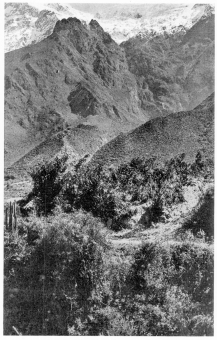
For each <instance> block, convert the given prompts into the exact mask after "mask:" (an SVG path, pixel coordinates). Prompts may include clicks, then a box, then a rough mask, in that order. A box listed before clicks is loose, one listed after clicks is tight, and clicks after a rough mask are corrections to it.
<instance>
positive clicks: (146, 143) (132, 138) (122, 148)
mask: <svg viewBox="0 0 217 340" xmlns="http://www.w3.org/2000/svg"><path fill="white" fill-rule="evenodd" d="M198 150H200V151H201V153H202V154H203V155H204V157H205V158H207V159H211V160H213V158H214V94H212V95H211V96H209V97H208V98H207V99H206V100H205V101H203V103H202V104H200V105H199V106H197V107H196V108H195V109H194V110H192V111H187V112H178V113H173V114H171V115H169V116H167V117H161V118H156V119H153V120H150V121H149V122H147V123H145V124H143V125H141V126H139V127H138V128H136V129H135V130H133V131H132V132H129V133H127V134H122V135H120V136H118V137H117V138H115V139H113V140H112V141H110V142H109V143H107V144H106V145H104V146H103V147H102V148H101V149H100V150H99V151H98V152H96V154H95V155H94V156H93V158H92V161H91V162H93V163H99V164H105V165H110V164H115V165H116V164H120V163H122V162H126V161H129V160H131V159H132V158H135V157H140V158H143V159H148V158H150V157H157V159H158V160H159V161H165V160H168V159H169V158H172V157H174V156H176V155H178V154H181V153H185V154H186V160H187V161H191V160H194V159H195V154H196V153H197V151H198Z"/></svg>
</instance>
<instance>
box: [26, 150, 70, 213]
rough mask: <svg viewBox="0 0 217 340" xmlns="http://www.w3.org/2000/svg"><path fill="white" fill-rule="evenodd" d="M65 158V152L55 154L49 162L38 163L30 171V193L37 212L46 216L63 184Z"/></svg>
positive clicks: (54, 203) (50, 210)
mask: <svg viewBox="0 0 217 340" xmlns="http://www.w3.org/2000/svg"><path fill="white" fill-rule="evenodd" d="M67 160H68V155H67V154H64V155H63V156H61V157H58V156H57V157H55V159H53V160H51V161H50V162H44V163H42V164H40V165H38V166H37V167H36V168H35V169H33V170H32V172H31V173H30V176H31V177H32V180H33V190H32V194H33V197H34V199H35V203H36V208H37V212H38V214H42V215H45V216H46V215H48V214H50V213H51V212H52V210H53V209H54V207H55V205H56V197H57V195H58V194H59V192H60V190H61V188H62V185H63V179H62V174H63V173H64V171H65V170H66V161H67Z"/></svg>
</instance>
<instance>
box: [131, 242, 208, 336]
mask: <svg viewBox="0 0 217 340" xmlns="http://www.w3.org/2000/svg"><path fill="white" fill-rule="evenodd" d="M213 255H214V254H213V251H212V250H211V249H210V248H208V247H206V246H205V245H202V244H199V245H195V244H194V243H192V242H190V241H185V242H182V243H177V244H176V243H174V244H171V245H170V246H168V245H167V247H166V246H165V245H160V244H156V243H146V244H144V245H143V247H142V248H141V249H140V250H139V251H138V252H137V253H136V254H135V262H134V263H133V265H132V268H131V271H130V273H129V277H128V284H129V285H130V287H131V289H130V290H129V291H130V292H131V293H130V294H131V298H129V299H128V301H129V302H127V305H126V307H125V308H126V309H129V308H130V310H131V313H132V315H133V319H134V322H135V323H136V324H137V332H138V333H137V334H135V335H155V336H156V335H213V288H214V287H213V284H214V275H213V267H214V263H213V260H214V256H213ZM133 294H134V299H133Z"/></svg>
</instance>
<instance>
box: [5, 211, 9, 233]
mask: <svg viewBox="0 0 217 340" xmlns="http://www.w3.org/2000/svg"><path fill="white" fill-rule="evenodd" d="M5 228H6V230H7V229H8V208H6V209H5Z"/></svg>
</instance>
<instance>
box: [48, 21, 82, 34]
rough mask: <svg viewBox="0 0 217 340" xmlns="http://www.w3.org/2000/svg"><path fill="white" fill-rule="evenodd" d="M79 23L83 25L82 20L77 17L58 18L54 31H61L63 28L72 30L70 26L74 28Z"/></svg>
mask: <svg viewBox="0 0 217 340" xmlns="http://www.w3.org/2000/svg"><path fill="white" fill-rule="evenodd" d="M77 25H79V26H80V25H82V23H81V20H79V19H77V18H75V17H74V18H68V19H62V20H58V21H57V22H56V25H55V27H54V30H53V33H55V32H59V31H61V30H70V28H72V27H73V28H74V27H76V26H77Z"/></svg>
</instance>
